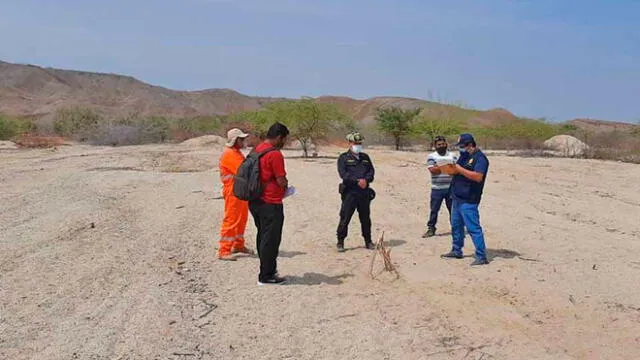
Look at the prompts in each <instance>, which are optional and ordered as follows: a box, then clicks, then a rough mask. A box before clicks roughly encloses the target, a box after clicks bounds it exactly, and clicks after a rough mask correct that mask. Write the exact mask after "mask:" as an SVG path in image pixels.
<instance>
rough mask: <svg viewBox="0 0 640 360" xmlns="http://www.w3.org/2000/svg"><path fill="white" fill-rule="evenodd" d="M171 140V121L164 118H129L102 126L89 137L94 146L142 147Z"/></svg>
mask: <svg viewBox="0 0 640 360" xmlns="http://www.w3.org/2000/svg"><path fill="white" fill-rule="evenodd" d="M167 140H169V120H168V119H166V118H164V117H158V116H151V117H127V118H123V119H119V120H115V121H111V122H109V123H105V124H101V125H100V126H98V127H97V129H95V130H94V131H93V132H92V133H91V134H90V136H89V142H90V143H91V144H93V145H111V146H124V145H141V144H150V143H162V142H165V141H167Z"/></svg>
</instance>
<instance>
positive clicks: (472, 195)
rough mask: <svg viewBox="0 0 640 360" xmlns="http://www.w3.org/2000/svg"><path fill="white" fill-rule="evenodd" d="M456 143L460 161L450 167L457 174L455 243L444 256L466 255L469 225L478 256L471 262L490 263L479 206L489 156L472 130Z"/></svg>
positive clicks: (453, 183)
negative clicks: (479, 147)
mask: <svg viewBox="0 0 640 360" xmlns="http://www.w3.org/2000/svg"><path fill="white" fill-rule="evenodd" d="M456 146H457V147H458V148H459V149H460V157H459V158H458V162H457V163H456V165H455V166H451V169H450V173H451V174H453V175H454V176H453V179H452V180H451V195H452V198H453V206H452V210H451V234H452V237H453V246H452V249H451V251H450V252H448V253H446V254H443V255H442V257H443V258H454V259H462V247H463V246H464V229H465V227H466V228H467V231H468V232H469V235H471V239H472V240H473V245H474V246H475V248H476V254H475V257H476V259H475V261H474V262H473V263H471V265H472V266H476V265H486V264H488V263H489V262H488V261H487V254H486V246H485V243H484V233H483V231H482V227H481V226H480V213H479V211H478V206H479V205H480V199H481V198H482V191H483V189H484V183H485V181H486V179H487V172H488V170H489V160H488V159H487V157H486V156H485V155H484V153H483V152H482V151H480V149H478V147H477V145H476V141H475V140H474V138H473V136H472V135H471V134H462V135H460V137H459V138H458V143H457V144H456Z"/></svg>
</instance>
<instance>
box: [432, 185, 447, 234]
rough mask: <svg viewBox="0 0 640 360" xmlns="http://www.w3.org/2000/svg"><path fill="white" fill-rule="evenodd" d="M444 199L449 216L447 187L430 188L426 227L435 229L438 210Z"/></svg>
mask: <svg viewBox="0 0 640 360" xmlns="http://www.w3.org/2000/svg"><path fill="white" fill-rule="evenodd" d="M443 201H444V203H445V205H447V210H448V211H449V217H451V191H449V189H442V190H438V189H431V204H430V205H431V213H430V214H429V222H427V228H428V229H433V230H435V229H436V224H437V223H438V212H440V207H441V206H442V202H443Z"/></svg>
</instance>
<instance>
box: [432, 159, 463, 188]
mask: <svg viewBox="0 0 640 360" xmlns="http://www.w3.org/2000/svg"><path fill="white" fill-rule="evenodd" d="M457 161H458V157H457V156H456V155H454V154H452V153H451V152H450V151H447V153H446V154H444V155H440V154H438V152H437V151H434V152H432V153H431V154H429V156H428V157H427V168H430V167H433V166H437V165H442V164H443V163H450V164H455V163H456V162H457ZM451 179H452V176H451V175H447V174H438V175H434V174H431V188H432V189H435V190H446V189H448V188H449V187H450V186H451Z"/></svg>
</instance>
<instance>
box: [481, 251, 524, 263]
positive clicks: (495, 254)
mask: <svg viewBox="0 0 640 360" xmlns="http://www.w3.org/2000/svg"><path fill="white" fill-rule="evenodd" d="M519 256H520V253H519V252H517V251H513V250H508V249H487V259H488V260H489V261H492V260H493V259H495V258H503V259H513V258H515V257H519Z"/></svg>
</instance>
